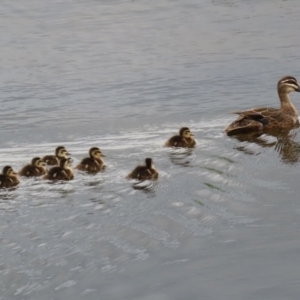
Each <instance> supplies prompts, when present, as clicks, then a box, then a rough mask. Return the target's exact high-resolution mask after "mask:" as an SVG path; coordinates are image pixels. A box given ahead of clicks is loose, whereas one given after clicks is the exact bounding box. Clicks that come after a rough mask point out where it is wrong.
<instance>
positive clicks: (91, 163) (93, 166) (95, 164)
mask: <svg viewBox="0 0 300 300" xmlns="http://www.w3.org/2000/svg"><path fill="white" fill-rule="evenodd" d="M76 169H77V170H80V171H84V172H88V173H98V172H100V171H102V170H104V169H105V165H104V163H103V162H102V161H100V160H99V161H98V160H96V159H93V158H91V157H86V158H84V159H82V161H81V162H80V164H79V165H78V166H77V167H76Z"/></svg>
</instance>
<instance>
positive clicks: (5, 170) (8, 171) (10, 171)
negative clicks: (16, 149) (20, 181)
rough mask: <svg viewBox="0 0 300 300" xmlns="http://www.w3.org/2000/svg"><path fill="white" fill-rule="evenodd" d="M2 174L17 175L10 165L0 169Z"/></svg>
mask: <svg viewBox="0 0 300 300" xmlns="http://www.w3.org/2000/svg"><path fill="white" fill-rule="evenodd" d="M2 174H3V175H6V176H15V175H17V173H16V172H14V170H13V168H12V167H11V166H5V167H4V168H3V170H2Z"/></svg>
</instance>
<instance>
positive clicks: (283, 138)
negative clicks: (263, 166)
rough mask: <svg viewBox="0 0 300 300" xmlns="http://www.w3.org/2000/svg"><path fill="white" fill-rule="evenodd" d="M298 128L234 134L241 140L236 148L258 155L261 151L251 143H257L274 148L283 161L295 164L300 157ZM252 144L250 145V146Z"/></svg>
mask: <svg viewBox="0 0 300 300" xmlns="http://www.w3.org/2000/svg"><path fill="white" fill-rule="evenodd" d="M297 135H298V130H297V129H292V130H289V131H280V132H275V131H273V132H269V133H268V134H262V135H255V134H251V135H239V136H233V138H235V139H237V140H238V141H240V142H241V145H237V146H236V147H235V149H237V150H239V151H243V152H244V153H245V154H249V155H257V154H259V153H260V152H256V151H253V150H252V149H251V143H255V144H257V145H259V146H260V147H262V148H274V149H275V150H276V151H277V152H278V154H279V156H280V159H281V160H282V162H284V163H286V164H295V163H297V162H299V159H300V142H297V141H296V139H297ZM249 145H250V147H249Z"/></svg>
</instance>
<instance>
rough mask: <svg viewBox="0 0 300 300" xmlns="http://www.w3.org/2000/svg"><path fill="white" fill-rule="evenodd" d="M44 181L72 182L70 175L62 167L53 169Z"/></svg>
mask: <svg viewBox="0 0 300 300" xmlns="http://www.w3.org/2000/svg"><path fill="white" fill-rule="evenodd" d="M44 179H48V180H70V179H72V178H70V176H69V174H68V173H67V172H66V170H64V169H63V168H61V167H53V168H51V169H50V170H49V171H48V174H47V175H45V176H44Z"/></svg>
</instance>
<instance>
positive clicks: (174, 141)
mask: <svg viewBox="0 0 300 300" xmlns="http://www.w3.org/2000/svg"><path fill="white" fill-rule="evenodd" d="M195 145H196V142H195V140H194V138H193V134H192V133H191V131H190V129H189V128H188V127H182V128H180V130H179V135H174V136H172V137H171V138H170V139H169V140H168V141H167V142H166V143H165V147H184V148H193V147H195Z"/></svg>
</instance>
